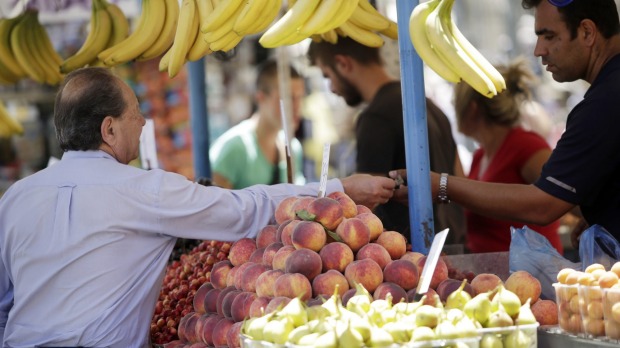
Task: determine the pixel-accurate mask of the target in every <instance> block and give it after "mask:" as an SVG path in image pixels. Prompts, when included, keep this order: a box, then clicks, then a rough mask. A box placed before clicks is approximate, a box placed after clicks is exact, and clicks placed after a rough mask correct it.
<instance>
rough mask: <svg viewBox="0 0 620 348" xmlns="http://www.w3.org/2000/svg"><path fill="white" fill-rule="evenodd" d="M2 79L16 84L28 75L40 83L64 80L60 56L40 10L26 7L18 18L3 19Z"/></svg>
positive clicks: (0, 26)
mask: <svg viewBox="0 0 620 348" xmlns="http://www.w3.org/2000/svg"><path fill="white" fill-rule="evenodd" d="M0 62H1V63H0V82H1V83H3V84H13V83H16V82H17V81H18V80H19V79H20V78H23V77H29V78H31V79H33V80H34V81H36V82H38V83H43V84H49V85H57V84H58V83H60V81H61V80H62V74H61V73H60V69H59V66H60V64H61V62H62V58H61V57H60V56H59V55H58V53H57V52H56V50H55V49H54V46H53V45H52V42H51V41H50V38H49V36H48V35H47V31H46V30H45V28H44V27H43V26H42V25H41V23H39V12H38V11H37V10H34V9H29V10H26V11H25V12H24V13H22V14H21V15H19V16H17V17H15V18H10V19H9V18H4V19H1V20H0Z"/></svg>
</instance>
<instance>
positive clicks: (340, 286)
mask: <svg viewBox="0 0 620 348" xmlns="http://www.w3.org/2000/svg"><path fill="white" fill-rule="evenodd" d="M347 290H349V283H348V281H347V278H345V277H344V275H342V273H340V272H338V271H336V270H333V269H331V270H329V271H327V272H325V273H321V274H319V275H318V276H316V277H315V278H314V279H313V280H312V295H313V296H314V297H317V296H320V295H323V296H325V297H330V296H332V295H333V294H334V291H337V293H338V295H340V296H342V295H344V293H345V292H346V291H347Z"/></svg>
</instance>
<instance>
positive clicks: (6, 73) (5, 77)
mask: <svg viewBox="0 0 620 348" xmlns="http://www.w3.org/2000/svg"><path fill="white" fill-rule="evenodd" d="M19 79H20V77H19V76H17V75H16V74H15V73H13V71H11V69H9V68H8V67H7V66H6V65H4V62H2V60H0V84H3V85H12V84H14V83H16V82H17V81H19Z"/></svg>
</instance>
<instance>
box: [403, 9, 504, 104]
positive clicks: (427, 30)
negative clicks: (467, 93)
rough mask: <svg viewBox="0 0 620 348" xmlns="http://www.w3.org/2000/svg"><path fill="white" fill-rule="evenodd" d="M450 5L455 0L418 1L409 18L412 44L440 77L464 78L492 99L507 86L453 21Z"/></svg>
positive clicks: (448, 79)
mask: <svg viewBox="0 0 620 348" xmlns="http://www.w3.org/2000/svg"><path fill="white" fill-rule="evenodd" d="M453 4H454V0H430V1H428V2H423V3H420V4H418V5H417V6H416V7H415V8H414V9H413V11H412V12H411V17H410V18H409V33H410V35H411V43H412V44H413V47H414V48H415V50H416V52H417V53H418V55H419V56H420V58H422V60H423V61H424V63H426V65H428V67H429V68H431V69H432V70H433V71H435V72H436V73H437V74H438V75H439V76H441V77H442V78H444V79H446V80H447V81H449V82H454V83H457V82H460V81H461V80H462V81H465V82H466V83H467V84H469V85H470V86H471V87H472V88H474V89H475V90H476V91H477V92H479V93H480V94H482V95H484V96H486V97H488V98H492V97H493V96H495V95H497V94H498V93H500V92H501V91H503V90H504V89H506V82H505V81H504V78H503V77H502V75H501V74H500V73H499V72H498V71H497V69H495V67H493V65H492V64H491V63H490V62H489V61H488V60H487V59H486V58H485V57H484V56H483V55H482V54H481V53H480V52H479V51H478V50H477V49H476V48H475V47H474V46H473V45H472V44H471V43H470V42H469V41H468V40H467V38H465V36H464V35H463V34H462V33H461V31H460V30H459V29H458V28H457V26H456V25H455V24H454V22H453V21H452V5H453Z"/></svg>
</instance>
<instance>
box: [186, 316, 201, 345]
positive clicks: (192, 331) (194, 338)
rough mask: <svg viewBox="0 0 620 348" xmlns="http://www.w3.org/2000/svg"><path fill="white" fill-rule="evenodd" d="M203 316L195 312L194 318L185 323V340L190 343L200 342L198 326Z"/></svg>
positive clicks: (191, 317)
mask: <svg viewBox="0 0 620 348" xmlns="http://www.w3.org/2000/svg"><path fill="white" fill-rule="evenodd" d="M201 316H202V314H199V313H196V312H193V314H192V316H190V317H189V318H187V320H186V321H185V339H186V340H187V341H188V342H198V341H199V338H198V332H197V330H196V329H197V326H198V325H197V324H198V322H199V321H200V317H201Z"/></svg>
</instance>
